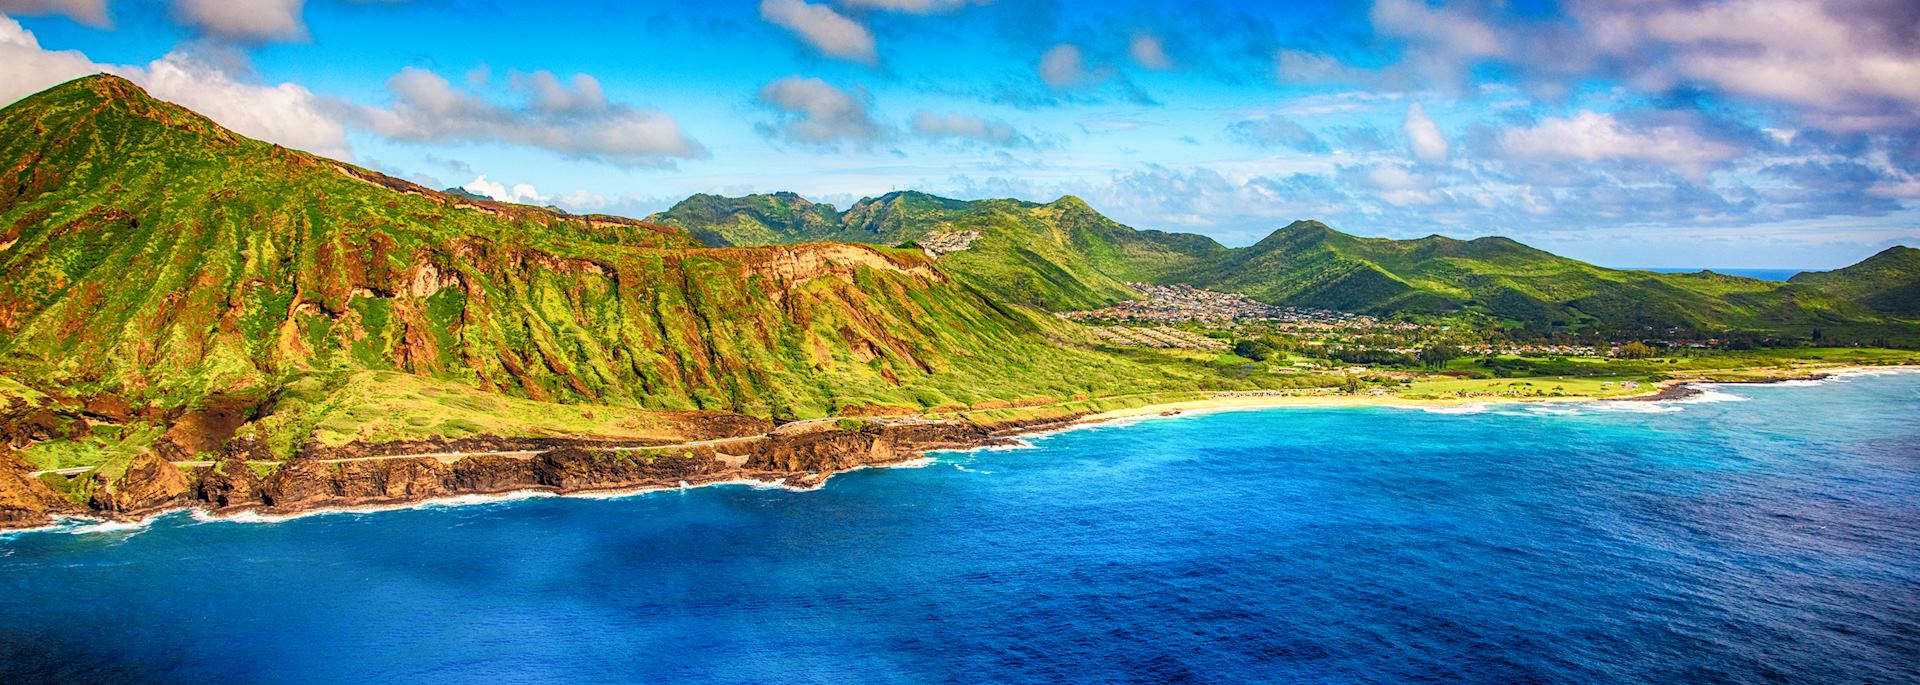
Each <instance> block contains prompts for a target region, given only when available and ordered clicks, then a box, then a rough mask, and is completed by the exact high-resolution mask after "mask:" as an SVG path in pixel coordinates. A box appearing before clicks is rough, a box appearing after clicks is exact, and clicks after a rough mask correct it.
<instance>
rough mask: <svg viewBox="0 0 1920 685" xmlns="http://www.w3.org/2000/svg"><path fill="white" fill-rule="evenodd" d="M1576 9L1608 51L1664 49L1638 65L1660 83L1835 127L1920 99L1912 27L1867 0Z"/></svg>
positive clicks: (1901, 115) (1888, 116)
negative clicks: (1862, 1)
mask: <svg viewBox="0 0 1920 685" xmlns="http://www.w3.org/2000/svg"><path fill="white" fill-rule="evenodd" d="M1849 10H1852V13H1851V16H1849V15H1848V11H1849ZM1575 12H1576V15H1577V16H1579V17H1580V19H1581V21H1582V24H1583V25H1588V26H1592V27H1594V28H1593V30H1592V35H1593V42H1594V43H1595V44H1596V45H1598V46H1601V49H1602V50H1603V51H1605V52H1606V53H1607V54H1609V55H1612V56H1615V57H1618V58H1632V57H1635V56H1639V55H1645V54H1652V53H1657V54H1664V55H1668V58H1667V59H1662V60H1656V61H1649V62H1646V63H1644V64H1639V65H1637V67H1638V71H1639V73H1638V74H1637V76H1638V77H1639V78H1641V79H1644V80H1646V81H1648V82H1650V83H1654V84H1657V85H1666V84H1671V83H1676V82H1682V81H1691V82H1696V83H1707V84H1712V85H1713V86H1715V87H1717V88H1720V89H1723V90H1725V91H1728V92H1732V93H1737V94H1740V95H1746V96H1750V97H1756V98H1762V99H1767V100H1772V101H1776V102H1783V103H1787V104H1791V105H1797V106H1801V107H1805V108H1809V109H1811V110H1812V111H1813V113H1814V114H1815V115H1816V116H1815V118H1816V120H1817V121H1818V123H1820V124H1821V125H1823V126H1829V127H1832V128H1838V129H1866V128H1879V127H1884V126H1890V125H1907V124H1911V123H1912V116H1911V115H1912V108H1913V107H1915V106H1916V105H1920V51H1916V50H1915V49H1914V44H1913V38H1912V34H1911V32H1910V31H1908V32H1905V33H1904V38H1903V37H1902V35H1903V33H1902V30H1901V29H1898V28H1895V25H1897V24H1898V23H1900V22H1901V19H1900V18H1898V17H1894V16H1885V17H1882V16H1876V15H1875V14H1873V13H1872V11H1871V7H1870V6H1867V5H1858V4H1854V5H1849V4H1848V3H1833V2H1803V1H1795V2H1789V1H1786V0H1751V1H1747V2H1714V3H1705V4H1700V5H1693V6H1659V5H1648V6H1631V5H1622V6H1597V7H1579V6H1576V10H1575ZM1911 20H1912V17H1911V16H1909V17H1907V21H1908V22H1909V23H1908V26H1909V28H1910V27H1911ZM1783 27H1791V28H1790V29H1787V30H1783ZM1889 104H1896V105H1897V107H1889V106H1888V105H1889Z"/></svg>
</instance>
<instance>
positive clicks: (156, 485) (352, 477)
mask: <svg viewBox="0 0 1920 685" xmlns="http://www.w3.org/2000/svg"><path fill="white" fill-rule="evenodd" d="M1080 417H1081V415H1078V414H1075V415H1068V416H1063V417H1050V418H1046V419H1035V420H1030V421H1019V422H1011V423H1002V424H980V423H972V422H966V421H924V422H901V423H877V422H866V423H864V425H861V426H860V427H858V428H853V429H848V428H841V427H836V426H833V424H825V425H824V426H822V427H819V428H816V429H807V430H780V429H774V428H773V427H772V425H771V422H767V421H766V420H764V419H755V418H752V417H737V420H735V419H727V418H722V419H716V420H715V423H716V425H718V426H724V427H726V428H731V429H744V430H759V429H760V428H762V427H765V428H766V430H765V432H763V433H747V434H744V435H739V434H736V436H737V437H717V438H713V439H710V440H708V441H704V442H700V443H686V444H681V445H648V444H645V443H633V442H622V441H595V440H552V439H513V438H469V439H463V440H459V441H412V442H407V443H380V444H371V445H358V444H356V445H349V446H346V447H329V448H321V447H317V446H316V447H310V448H307V449H302V450H300V452H299V454H297V455H296V456H295V457H294V458H292V459H289V460H286V461H284V462H279V463H278V464H277V465H276V466H275V467H274V468H273V469H272V470H271V472H270V473H267V474H265V475H262V474H261V473H260V472H258V471H256V470H255V469H254V468H253V466H254V465H256V464H260V463H261V462H260V461H258V460H254V458H255V457H258V456H261V452H260V450H261V448H260V447H259V446H258V445H254V444H250V443H248V442H247V441H245V440H234V441H231V442H229V444H227V445H226V447H225V449H224V451H223V453H222V456H221V458H220V459H218V460H216V461H213V462H212V463H210V464H206V465H195V466H190V467H185V468H182V467H181V466H179V465H176V464H174V463H173V462H170V461H168V460H167V459H166V457H165V456H163V455H162V454H161V452H159V451H155V452H149V453H146V454H143V455H141V456H140V457H138V458H136V459H135V460H134V461H133V463H132V464H130V465H129V466H128V467H127V469H126V472H125V473H124V474H122V475H121V476H120V477H118V478H114V479H111V480H108V479H106V478H104V477H97V478H98V482H96V483H93V484H92V488H91V490H90V493H89V495H88V496H87V498H86V500H85V502H84V503H76V502H74V501H71V500H70V499H68V498H67V497H64V496H62V495H61V494H60V493H58V492H56V491H55V490H54V489H53V488H51V487H49V486H48V485H47V484H46V483H45V482H43V481H41V480H40V479H39V478H36V477H33V476H30V475H29V473H30V469H31V467H30V466H29V465H28V464H27V463H26V462H25V461H24V460H22V459H21V458H20V457H19V456H18V455H17V454H15V453H14V452H13V451H12V450H10V449H6V448H5V447H0V531H4V530H16V529H26V528H38V527H43V526H46V525H49V524H52V523H54V522H56V521H58V520H59V519H61V518H84V519H98V520H106V521H138V520H141V519H144V518H147V517H149V516H153V515H155V514H159V513H164V512H168V511H174V510H181V509H197V510H202V511H206V512H208V513H211V514H213V515H215V516H232V515H235V514H241V513H245V512H252V513H255V514H258V515H262V516H276V517H277V516H294V515H299V514H302V513H308V512H314V511H323V510H340V509H359V508H379V507H399V506H407V505H411V504H417V503H421V502H426V501H431V500H438V499H445V498H450V497H460V496H469V495H483V496H484V495H501V494H506V493H516V492H542V493H551V494H558V495H566V494H577V493H591V492H638V491H647V490H663V489H672V488H680V487H691V486H699V485H710V484H715V483H725V482H741V481H753V482H763V483H770V484H781V485H786V486H791V487H800V488H810V487H815V486H818V485H819V484H821V483H823V482H825V481H826V480H827V479H828V478H830V477H832V476H833V475H834V474H838V473H843V472H846V471H850V470H854V469H859V468H866V467H874V466H888V465H895V464H900V463H903V462H907V461H911V460H913V459H917V458H919V457H921V456H922V455H924V454H925V453H926V452H929V451H934V450H943V449H967V448H973V447H984V446H991V445H995V444H1002V443H1006V442H1010V441H1011V437H1012V436H1014V435H1018V434H1022V433H1027V432H1033V431H1041V430H1047V429H1050V428H1056V427H1059V426H1062V425H1065V424H1069V423H1072V422H1073V421H1075V420H1077V419H1079V418H1080ZM709 435H711V434H709ZM480 450H488V451H485V452H481V453H478V454H473V455H470V456H469V455H457V454H451V453H458V452H461V451H476V452H479V451H480ZM423 452H430V453H434V456H404V455H410V454H412V455H418V454H421V453H423ZM503 452H508V453H505V454H503ZM77 477H83V478H96V476H94V475H91V474H88V475H83V476H77Z"/></svg>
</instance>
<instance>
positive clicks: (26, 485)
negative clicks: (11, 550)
mask: <svg viewBox="0 0 1920 685" xmlns="http://www.w3.org/2000/svg"><path fill="white" fill-rule="evenodd" d="M32 468H33V467H32V466H29V465H28V464H27V462H26V460H24V459H21V458H20V455H18V454H16V453H14V451H13V450H12V449H9V448H7V447H6V446H4V445H0V529H6V528H24V527H32V526H38V525H42V524H44V523H46V522H47V520H48V519H49V518H50V517H53V516H58V515H62V514H79V513H84V511H85V510H84V509H82V508H81V507H79V506H78V505H75V504H73V503H72V502H68V501H67V500H66V499H64V498H62V497H60V495H59V494H58V493H55V492H54V491H53V490H52V489H51V488H48V487H47V485H46V484H45V483H42V482H40V480H39V479H37V478H33V477H31V476H28V475H27V473H28V472H29V471H30V470H32Z"/></svg>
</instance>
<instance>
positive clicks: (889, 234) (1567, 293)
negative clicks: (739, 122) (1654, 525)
mask: <svg viewBox="0 0 1920 685" xmlns="http://www.w3.org/2000/svg"><path fill="white" fill-rule="evenodd" d="M769 206H772V207H784V208H786V209H784V210H783V211H780V212H774V211H769V210H766V209H765V208H766V207H769ZM769 217H773V218H769ZM779 217H801V218H805V219H806V220H805V221H798V220H796V219H792V218H787V219H781V218H779ZM654 219H655V220H657V221H659V222H661V223H664V224H668V225H672V226H677V227H681V228H685V229H687V230H689V231H692V232H693V233H694V234H695V235H697V236H702V239H703V240H707V241H709V242H710V243H713V244H753V245H763V244H770V243H786V242H799V241H810V240H854V241H861V242H869V243H874V244H888V245H891V244H897V243H902V242H907V241H913V240H919V239H922V238H923V237H925V236H927V235H929V234H937V233H946V232H953V231H966V230H970V231H979V232H980V233H981V237H980V238H979V239H978V240H976V241H975V242H974V243H973V246H972V247H970V248H968V249H965V250H960V251H957V252H952V253H949V254H945V255H943V256H942V257H941V258H940V265H941V268H942V269H943V270H946V271H949V272H951V273H954V274H956V275H958V276H960V277H962V278H964V279H966V280H967V281H968V282H969V283H971V284H973V285H974V286H975V287H977V288H980V289H981V290H983V291H985V292H988V293H991V294H993V295H995V296H998V297H1000V298H1002V299H1005V300H1009V301H1013V302H1020V303H1025V304H1032V305H1036V306H1040V307H1043V308H1046V309H1051V310H1056V311H1058V310H1069V309H1094V308H1098V307H1101V306H1105V305H1107V304H1111V303H1113V302H1114V301H1116V300H1119V299H1125V298H1127V297H1128V296H1129V294H1128V293H1129V291H1128V289H1127V287H1126V285H1125V282H1134V281H1144V282H1154V283H1185V284H1190V285H1195V286H1198V287H1202V288H1208V289H1212V290H1222V291H1232V292H1241V293H1245V294H1247V295H1250V296H1252V297H1254V298H1256V299H1260V300H1263V301H1266V302H1270V303H1275V304H1287V305H1294V306H1301V307H1312V308H1318V309H1332V310H1338V311H1347V312H1356V313H1365V314H1373V315H1405V314H1425V315H1439V314H1450V313H1465V314H1472V315H1476V316H1479V317H1482V318H1484V319H1486V320H1488V321H1489V322H1490V323H1493V324H1498V325H1503V326H1506V327H1511V328H1514V329H1516V330H1532V331H1537V332H1546V331H1578V330H1600V331H1604V332H1608V333H1612V334H1628V333H1632V332H1636V331H1639V332H1660V333H1666V332H1668V331H1670V330H1672V329H1680V330H1681V331H1682V332H1684V333H1685V334H1686V335H1687V336H1690V337H1693V336H1697V337H1706V336H1707V335H1709V334H1712V333H1716V332H1724V331H1749V332H1760V333H1765V334H1772V335H1776V336H1785V337H1791V338H1794V339H1799V340H1809V339H1811V338H1812V337H1813V336H1814V334H1815V332H1816V331H1818V332H1819V333H1820V334H1821V336H1822V337H1823V338H1824V339H1825V340H1824V342H1826V343H1828V344H1833V343H1834V342H1842V343H1849V344H1863V343H1864V344H1881V343H1895V344H1909V345H1912V344H1920V250H1914V249H1911V248H1891V249H1889V250H1887V251H1885V252H1882V253H1881V254H1879V255H1876V256H1875V257H1873V258H1871V259H1868V260H1866V261H1864V262H1862V263H1860V264H1858V265H1855V266H1853V267H1849V268H1847V269H1841V270H1837V271H1833V272H1827V273H1809V274H1801V275H1800V276H1797V277H1795V278H1794V279H1793V281H1792V282H1790V283H1785V284H1782V283H1775V282H1770V281H1761V280H1756V279H1751V278H1741V277H1736V276H1727V275H1722V274H1717V273H1712V272H1699V273H1690V274H1662V273H1653V272H1648V271H1622V270H1616V269H1606V268H1602V267H1597V266H1594V265H1591V264H1587V263H1584V262H1579V261H1576V260H1572V259H1567V258H1564V257H1559V256H1556V255H1553V254H1550V253H1547V252H1543V251H1540V250H1537V249H1534V248H1531V247H1527V246H1525V245H1522V244H1520V243H1517V242H1514V241H1512V240H1509V239H1506V238H1479V239H1475V240H1465V241H1463V240H1455V239H1452V238H1445V237H1441V236H1429V237H1426V238H1420V239H1417V240H1388V239H1378V238H1360V237H1356V236H1352V235H1348V234H1345V233H1341V232H1339V231H1335V230H1333V229H1331V228H1328V227H1327V226H1326V225H1324V224H1321V223H1320V222H1317V221H1298V222H1294V223H1293V224H1290V225H1288V226H1286V227H1284V228H1281V229H1279V230H1277V231H1274V232H1273V234H1271V235H1269V236H1267V237H1266V238H1265V239H1263V240H1261V241H1260V242H1258V243H1255V244H1254V245H1251V246H1249V247H1244V248H1227V247H1224V246H1221V245H1220V244H1218V243H1216V242H1214V241H1213V240H1211V239H1209V238H1206V237H1204V236H1198V235H1188V234H1177V233H1162V232H1159V231H1136V230H1134V229H1132V228H1128V227H1126V226H1123V225H1120V224H1118V223H1115V222H1113V221H1111V220H1109V219H1107V218H1106V217H1104V216H1101V215H1100V214H1099V213H1098V212H1095V211H1093V209H1092V208H1090V207H1088V206H1087V205H1086V203H1084V202H1081V201H1080V200H1079V199H1077V198H1073V197H1063V198H1061V199H1059V200H1058V201H1055V202H1053V203H1049V204H1045V205H1040V204H1033V203H1027V202H1020V201H1015V200H980V201H973V202H962V201H957V200H947V199H943V198H937V197H933V196H930V195H925V194H922V193H890V194H888V195H884V196H881V197H879V198H868V199H864V200H861V201H860V202H858V203H855V205H854V206H853V207H852V208H851V209H849V210H848V211H847V212H845V213H844V214H841V213H836V212H834V211H833V209H832V208H831V207H827V206H824V205H815V204H812V203H808V202H807V201H806V200H804V199H801V198H799V197H798V196H796V195H792V194H776V195H752V196H747V197H742V198H721V197H716V196H705V195H703V196H697V197H696V198H694V199H689V200H688V201H687V202H684V203H682V204H681V205H679V206H676V207H674V208H673V209H670V210H668V211H666V212H664V213H661V214H659V215H656V216H655V217H654Z"/></svg>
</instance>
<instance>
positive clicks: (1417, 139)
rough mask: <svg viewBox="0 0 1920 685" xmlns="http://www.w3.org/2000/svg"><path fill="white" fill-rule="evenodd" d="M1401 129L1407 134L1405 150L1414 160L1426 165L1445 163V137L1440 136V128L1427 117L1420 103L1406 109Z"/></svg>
mask: <svg viewBox="0 0 1920 685" xmlns="http://www.w3.org/2000/svg"><path fill="white" fill-rule="evenodd" d="M1401 128H1402V129H1403V130H1405V131H1406V133H1407V148H1408V149H1409V150H1411V151H1412V152H1413V157H1414V159H1418V160H1420V161H1422V162H1426V163H1428V164H1444V163H1446V161H1447V137H1446V136H1444V135H1441V134H1440V127H1439V126H1437V125H1435V124H1434V123H1433V119H1430V118H1428V117H1427V112H1426V110H1425V109H1422V108H1421V107H1420V103H1418V102H1416V103H1413V104H1412V105H1409V106H1408V107H1407V119H1406V121H1405V122H1404V123H1403V124H1402V125H1401Z"/></svg>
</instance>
